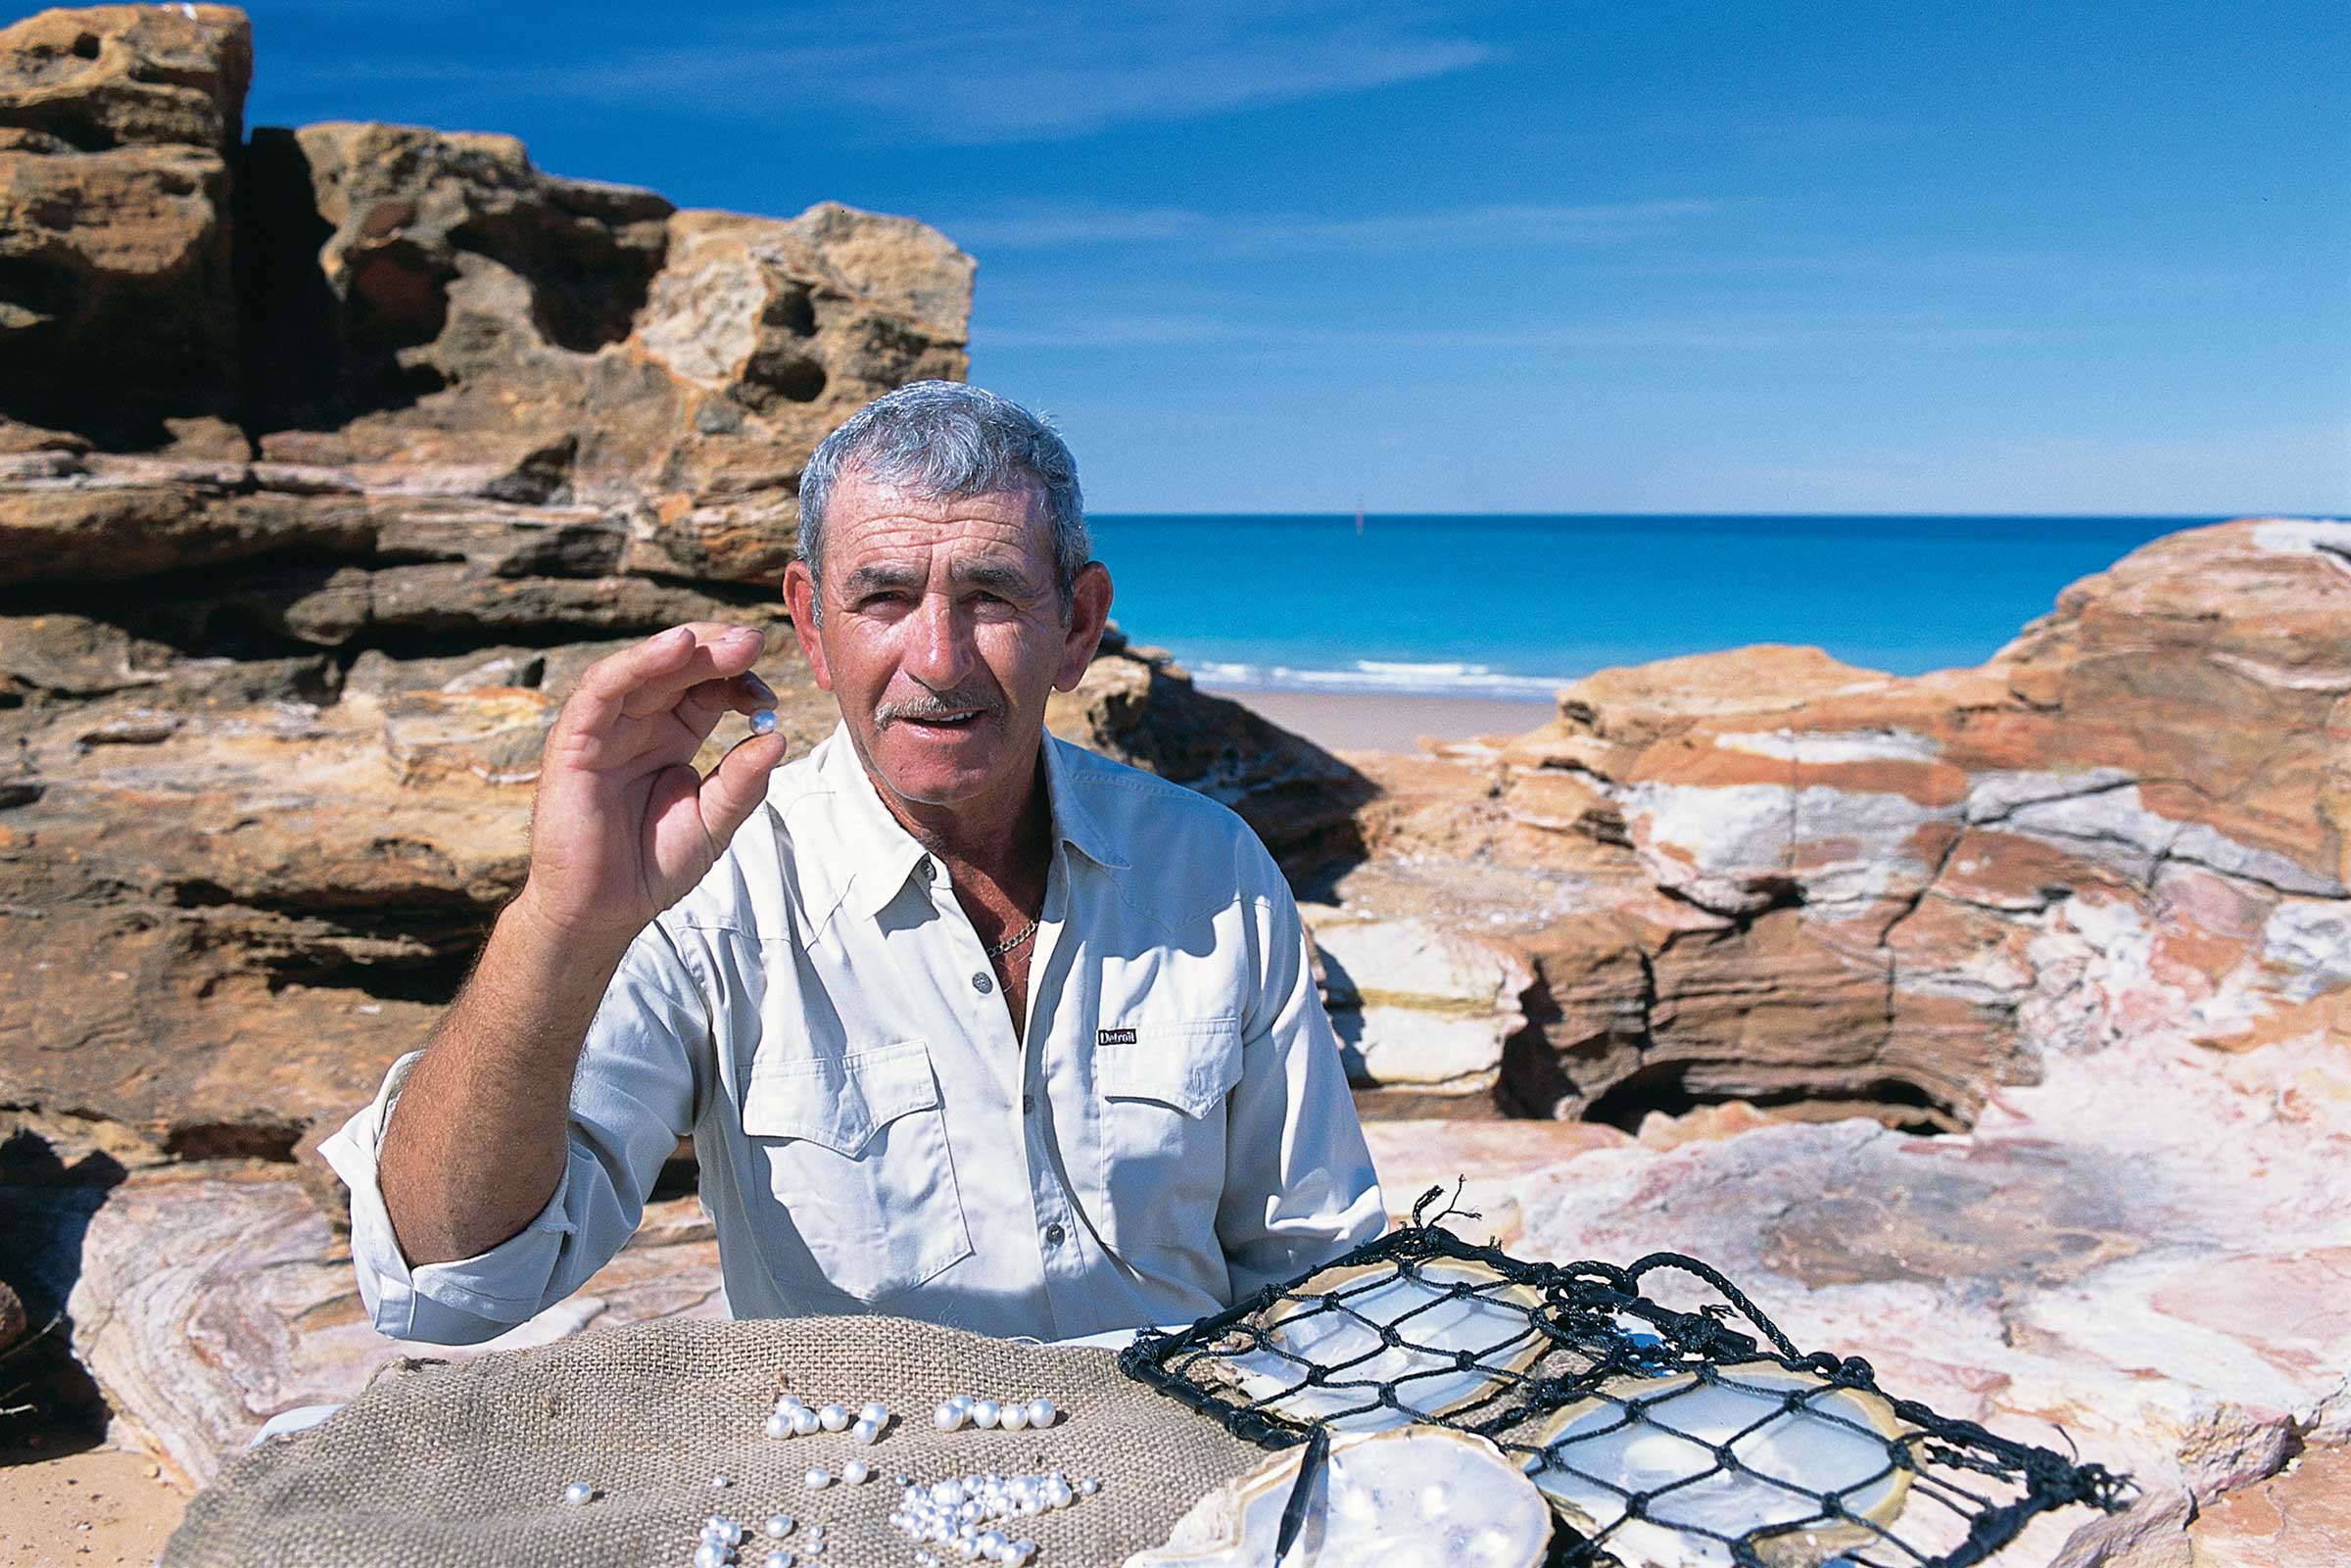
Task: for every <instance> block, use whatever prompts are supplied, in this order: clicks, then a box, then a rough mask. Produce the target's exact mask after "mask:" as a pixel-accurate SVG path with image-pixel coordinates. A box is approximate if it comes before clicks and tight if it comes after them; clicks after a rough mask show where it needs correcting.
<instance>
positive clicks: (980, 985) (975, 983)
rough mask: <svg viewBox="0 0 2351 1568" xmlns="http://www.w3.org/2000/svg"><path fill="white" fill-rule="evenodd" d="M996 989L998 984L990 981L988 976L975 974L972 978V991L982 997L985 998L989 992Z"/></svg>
mask: <svg viewBox="0 0 2351 1568" xmlns="http://www.w3.org/2000/svg"><path fill="white" fill-rule="evenodd" d="M995 988H996V982H995V981H993V980H991V979H989V978H988V977H987V976H986V975H984V974H975V975H973V976H972V989H973V990H975V991H978V992H979V993H980V994H981V995H982V996H985V995H986V994H987V993H988V992H990V991H992V990H994V989H995Z"/></svg>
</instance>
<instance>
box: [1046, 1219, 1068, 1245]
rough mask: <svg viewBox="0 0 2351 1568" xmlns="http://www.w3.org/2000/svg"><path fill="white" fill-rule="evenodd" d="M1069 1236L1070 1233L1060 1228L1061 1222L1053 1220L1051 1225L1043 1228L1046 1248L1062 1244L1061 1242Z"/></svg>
mask: <svg viewBox="0 0 2351 1568" xmlns="http://www.w3.org/2000/svg"><path fill="white" fill-rule="evenodd" d="M1069 1234H1070V1233H1069V1232H1068V1231H1066V1230H1064V1229H1062V1228H1061V1221H1059V1220H1055V1221H1054V1222H1053V1223H1052V1224H1050V1225H1047V1226H1046V1227H1045V1245H1047V1246H1048V1247H1058V1246H1060V1245H1061V1244H1062V1242H1063V1240H1064V1239H1065V1238H1067V1237H1068V1235H1069Z"/></svg>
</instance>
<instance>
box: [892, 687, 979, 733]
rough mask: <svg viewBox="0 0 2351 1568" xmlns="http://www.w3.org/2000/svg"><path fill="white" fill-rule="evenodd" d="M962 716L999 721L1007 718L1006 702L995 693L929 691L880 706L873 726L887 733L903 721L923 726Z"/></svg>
mask: <svg viewBox="0 0 2351 1568" xmlns="http://www.w3.org/2000/svg"><path fill="white" fill-rule="evenodd" d="M959 713H980V714H984V715H986V716H987V717H988V718H991V719H1000V718H1002V717H1003V716H1004V699H1003V698H1002V697H1001V696H998V695H997V694H996V693H994V692H992V691H926V692H924V693H923V694H922V695H921V696H919V697H908V698H907V699H906V700H905V701H903V702H884V703H879V704H877V705H876V706H875V708H874V724H875V727H876V728H877V729H886V728H888V726H890V725H892V724H895V723H897V722H898V721H899V720H900V719H912V720H914V721H916V722H917V723H921V722H922V721H924V720H927V719H946V718H952V717H953V716H955V715H956V714H959Z"/></svg>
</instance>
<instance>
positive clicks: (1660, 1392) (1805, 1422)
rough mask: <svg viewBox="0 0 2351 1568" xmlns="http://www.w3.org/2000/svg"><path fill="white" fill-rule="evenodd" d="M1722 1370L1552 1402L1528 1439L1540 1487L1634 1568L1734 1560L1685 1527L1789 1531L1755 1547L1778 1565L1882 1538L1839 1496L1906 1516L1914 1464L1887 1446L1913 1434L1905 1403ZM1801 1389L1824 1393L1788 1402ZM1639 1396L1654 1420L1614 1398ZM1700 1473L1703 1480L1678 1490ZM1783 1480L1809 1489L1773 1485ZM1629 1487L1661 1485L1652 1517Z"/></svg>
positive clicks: (1696, 1566) (1620, 1384)
mask: <svg viewBox="0 0 2351 1568" xmlns="http://www.w3.org/2000/svg"><path fill="white" fill-rule="evenodd" d="M1716 1375H1717V1376H1718V1377H1719V1378H1721V1379H1722V1380H1723V1381H1721V1382H1718V1383H1705V1382H1702V1381H1701V1380H1700V1379H1699V1378H1698V1376H1697V1375H1696V1374H1695V1373H1689V1372H1678V1373H1675V1374H1672V1375H1671V1376H1667V1377H1655V1378H1623V1379H1618V1380H1616V1381H1614V1382H1610V1383H1607V1384H1605V1385H1603V1393H1604V1394H1605V1395H1606V1396H1607V1397H1605V1398H1604V1397H1601V1396H1595V1397H1593V1398H1591V1399H1585V1400H1579V1401H1577V1402H1575V1403H1573V1404H1569V1405H1565V1406H1562V1407H1561V1408H1560V1409H1559V1410H1557V1411H1554V1412H1553V1413H1552V1414H1551V1415H1550V1416H1548V1417H1546V1418H1545V1419H1544V1421H1543V1422H1542V1424H1541V1425H1540V1426H1539V1427H1537V1428H1535V1429H1534V1430H1532V1431H1530V1432H1527V1433H1523V1434H1521V1435H1520V1438H1521V1441H1523V1442H1526V1443H1530V1444H1534V1445H1536V1446H1537V1447H1538V1448H1539V1449H1541V1450H1542V1451H1540V1452H1538V1453H1536V1454H1535V1455H1534V1456H1533V1457H1531V1458H1530V1459H1528V1460H1527V1470H1528V1472H1529V1473H1530V1474H1531V1475H1532V1476H1533V1478H1534V1483H1535V1485H1536V1486H1537V1487H1539V1488H1541V1489H1542V1491H1543V1493H1544V1495H1545V1496H1546V1497H1549V1498H1550V1499H1551V1503H1552V1506H1553V1507H1555V1508H1557V1509H1559V1513H1560V1515H1561V1516H1562V1517H1564V1518H1565V1519H1566V1521H1567V1522H1568V1524H1569V1525H1571V1526H1572V1527H1573V1528H1575V1529H1576V1530H1577V1531H1579V1532H1581V1533H1583V1534H1585V1535H1587V1536H1596V1535H1598V1534H1599V1533H1600V1532H1601V1531H1604V1530H1607V1531H1608V1532H1609V1533H1608V1535H1607V1540H1606V1541H1605V1542H1603V1543H1602V1545H1603V1547H1604V1549H1605V1550H1607V1552H1608V1553H1609V1555H1611V1556H1613V1557H1615V1558H1617V1559H1618V1560H1619V1561H1621V1562H1622V1563H1623V1564H1624V1565H1625V1568H1715V1565H1727V1564H1729V1563H1730V1562H1731V1561H1732V1557H1731V1551H1730V1547H1729V1546H1728V1545H1726V1544H1724V1543H1722V1542H1719V1541H1714V1540H1711V1539H1709V1538H1707V1537H1705V1536H1701V1535H1692V1534H1690V1533H1688V1532H1687V1531H1684V1530H1680V1529H1675V1528H1673V1527H1674V1526H1676V1525H1696V1526H1699V1527H1700V1528H1702V1529H1706V1530H1712V1531H1715V1532H1717V1533H1718V1534H1721V1535H1724V1536H1728V1537H1730V1538H1732V1539H1733V1540H1736V1539H1738V1538H1739V1537H1741V1536H1743V1535H1745V1534H1747V1533H1748V1532H1750V1531H1753V1530H1758V1529H1768V1528H1769V1527H1771V1526H1774V1525H1778V1526H1784V1527H1786V1528H1784V1529H1781V1530H1778V1531H1775V1532H1773V1533H1772V1534H1770V1535H1768V1536H1761V1537H1757V1538H1755V1540H1754V1543H1753V1544H1754V1548H1755V1552H1756V1555H1757V1556H1759V1557H1760V1558H1762V1560H1763V1561H1765V1562H1767V1563H1771V1564H1773V1565H1774V1568H1805V1565H1811V1564H1819V1563H1825V1562H1828V1561H1829V1560H1831V1559H1832V1558H1835V1557H1836V1556H1837V1555H1838V1554H1839V1553H1840V1552H1843V1551H1846V1550H1849V1549H1850V1548H1852V1547H1855V1546H1863V1545H1868V1544H1872V1543H1873V1542H1876V1541H1877V1540H1878V1539H1879V1538H1878V1537H1877V1535H1876V1534H1875V1533H1874V1532H1872V1531H1870V1530H1869V1529H1868V1528H1866V1527H1864V1526H1861V1525H1856V1524H1850V1523H1847V1522H1845V1521H1843V1520H1822V1519H1821V1518H1820V1514H1821V1506H1820V1504H1819V1503H1818V1502H1817V1501H1815V1500H1814V1499H1815V1497H1822V1496H1830V1495H1836V1496H1840V1497H1842V1498H1843V1501H1844V1504H1845V1507H1846V1509H1847V1512H1850V1513H1852V1514H1855V1515H1857V1516H1859V1517H1860V1518H1863V1519H1866V1520H1868V1521H1869V1522H1870V1523H1871V1524H1874V1525H1880V1526H1883V1525H1887V1524H1890V1523H1892V1522H1893V1520H1894V1518H1895V1515H1896V1514H1898V1513H1900V1512H1901V1511H1902V1504H1903V1503H1904V1502H1905V1501H1906V1500H1907V1498H1908V1497H1909V1492H1910V1471H1909V1470H1907V1469H1905V1468H1902V1467H1901V1466H1899V1465H1897V1464H1895V1463H1894V1461H1893V1456H1892V1454H1891V1453H1890V1452H1889V1448H1890V1446H1898V1445H1899V1444H1901V1443H1903V1442H1904V1441H1906V1440H1908V1439H1909V1438H1911V1437H1914V1436H1915V1435H1916V1434H1915V1433H1914V1432H1913V1433H1906V1432H1905V1431H1904V1429H1903V1428H1902V1426H1901V1424H1900V1423H1899V1422H1898V1421H1897V1420H1896V1419H1895V1413H1894V1407H1893V1406H1892V1405H1890V1404H1888V1403H1887V1402H1886V1401H1884V1400H1883V1399H1880V1398H1879V1397H1878V1396H1877V1395H1875V1394H1869V1393H1865V1392H1863V1391H1861V1390H1858V1389H1846V1388H1838V1387H1836V1386H1835V1385H1833V1384H1830V1383H1829V1382H1827V1381H1826V1380H1825V1379H1822V1378H1819V1377H1816V1376H1814V1375H1812V1374H1810V1373H1808V1372H1796V1371H1791V1370H1789V1369H1788V1368H1786V1367H1784V1366H1781V1365H1779V1364H1778V1363H1777V1362H1773V1361H1740V1362H1736V1363H1733V1364H1731V1365H1728V1366H1724V1367H1722V1368H1721V1369H1720V1370H1719V1371H1718V1373H1717V1374H1716ZM1799 1391H1818V1392H1805V1393H1804V1395H1803V1402H1802V1404H1801V1405H1800V1406H1799V1408H1797V1409H1795V1410H1787V1411H1782V1410H1781V1408H1780V1406H1781V1401H1782V1396H1783V1395H1784V1394H1786V1393H1796V1392H1799ZM1632 1400H1638V1401H1640V1402H1641V1406H1642V1408H1643V1410H1644V1411H1646V1412H1647V1416H1648V1418H1647V1419H1643V1418H1641V1417H1638V1416H1632V1415H1629V1414H1628V1413H1627V1412H1626V1411H1625V1409H1624V1408H1623V1407H1622V1405H1621V1404H1620V1403H1619V1402H1622V1401H1632ZM1775 1411H1778V1412H1779V1413H1777V1414H1775V1413H1774V1412H1775ZM1767 1417H1768V1419H1766V1418H1767ZM1758 1422H1761V1423H1762V1424H1761V1425H1757V1423H1758ZM1751 1427H1752V1428H1754V1430H1752V1431H1748V1429H1749V1428H1751ZM1682 1434H1687V1436H1684V1435H1682ZM1741 1434H1745V1435H1744V1436H1742V1435H1741ZM1726 1442H1727V1443H1729V1444H1730V1448H1731V1451H1732V1452H1733V1453H1734V1454H1736V1455H1737V1456H1738V1459H1739V1462H1740V1463H1741V1464H1742V1465H1743V1466H1745V1467H1746V1470H1747V1471H1749V1472H1754V1473H1743V1472H1741V1471H1733V1470H1725V1469H1723V1468H1721V1466H1720V1465H1719V1464H1718V1463H1717V1462H1716V1460H1715V1457H1714V1454H1713V1452H1712V1451H1711V1449H1712V1447H1713V1446H1715V1445H1719V1444H1723V1443H1726ZM1570 1467H1571V1468H1570ZM1579 1472H1580V1473H1579ZM1709 1472H1711V1473H1709ZM1694 1476H1695V1477H1703V1479H1700V1480H1692V1481H1690V1482H1689V1483H1688V1484H1687V1485H1684V1486H1672V1483H1674V1482H1677V1481H1682V1480H1684V1479H1685V1478H1688V1477H1694ZM1767 1478H1770V1479H1767ZM1774 1479H1776V1480H1779V1481H1785V1482H1788V1483H1790V1485H1791V1486H1793V1487H1796V1488H1799V1489H1800V1491H1791V1490H1789V1489H1788V1488H1786V1487H1780V1486H1775V1485H1773V1480H1774ZM1603 1483H1613V1488H1612V1487H1610V1486H1608V1485H1604V1484H1603ZM1668 1486H1672V1490H1670V1491H1666V1492H1662V1493H1659V1492H1658V1491H1657V1489H1659V1488H1663V1487H1668ZM1615 1488H1621V1489H1622V1491H1621V1492H1620V1491H1617V1490H1614V1489H1615ZM1624 1492H1647V1493H1653V1494H1655V1496H1653V1497H1651V1499H1650V1502H1649V1504H1648V1507H1647V1509H1646V1510H1645V1512H1646V1514H1647V1515H1648V1517H1646V1518H1642V1519H1626V1518H1625V1517H1624V1501H1625V1499H1624V1497H1623V1493H1624ZM1807 1521H1812V1522H1810V1523H1807ZM1611 1526H1613V1527H1614V1528H1613V1529H1611V1528H1610V1527H1611Z"/></svg>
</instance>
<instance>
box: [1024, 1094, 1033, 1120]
mask: <svg viewBox="0 0 2351 1568" xmlns="http://www.w3.org/2000/svg"><path fill="white" fill-rule="evenodd" d="M1035 1109H1036V1096H1035V1095H1033V1094H1024V1095H1022V1096H1021V1115H1022V1116H1027V1115H1029V1113H1030V1112H1032V1111H1034V1110H1035Z"/></svg>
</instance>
